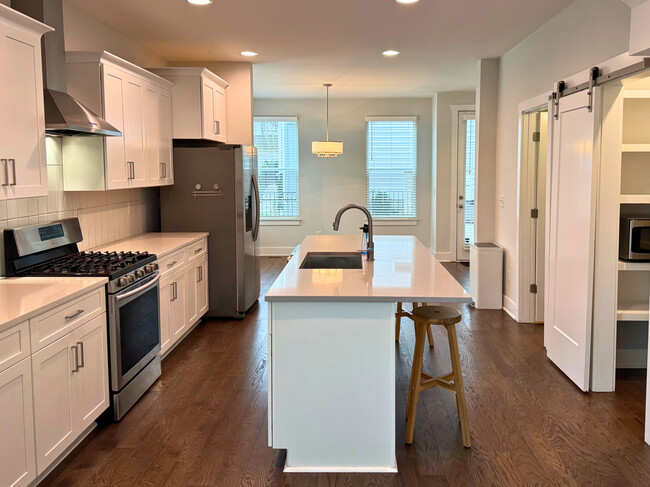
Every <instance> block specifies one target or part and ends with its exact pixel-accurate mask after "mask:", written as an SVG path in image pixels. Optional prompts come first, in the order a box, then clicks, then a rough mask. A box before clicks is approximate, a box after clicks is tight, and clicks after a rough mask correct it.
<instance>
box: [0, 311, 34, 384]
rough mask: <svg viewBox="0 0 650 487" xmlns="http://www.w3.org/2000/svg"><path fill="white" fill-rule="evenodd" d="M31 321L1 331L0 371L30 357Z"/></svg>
mask: <svg viewBox="0 0 650 487" xmlns="http://www.w3.org/2000/svg"><path fill="white" fill-rule="evenodd" d="M30 353H31V352H30V346H29V322H28V321H24V322H23V323H20V324H18V325H15V326H12V327H11V328H9V329H8V330H5V331H3V332H0V372H2V371H3V370H6V369H8V368H9V367H11V366H12V365H14V364H17V363H18V362H20V361H21V360H22V359H24V358H27V357H29V354H30Z"/></svg>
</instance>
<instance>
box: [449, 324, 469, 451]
mask: <svg viewBox="0 0 650 487" xmlns="http://www.w3.org/2000/svg"><path fill="white" fill-rule="evenodd" d="M445 328H447V336H448V337H449V354H450V355H451V366H452V369H453V371H454V386H455V387H456V407H457V408H458V419H460V430H461V432H462V435H463V445H464V446H465V448H469V447H470V446H471V442H470V437H469V421H468V419H467V405H466V403H465V388H464V386H463V373H462V371H461V368H460V354H459V353H458V339H457V337H456V325H455V324H452V325H445Z"/></svg>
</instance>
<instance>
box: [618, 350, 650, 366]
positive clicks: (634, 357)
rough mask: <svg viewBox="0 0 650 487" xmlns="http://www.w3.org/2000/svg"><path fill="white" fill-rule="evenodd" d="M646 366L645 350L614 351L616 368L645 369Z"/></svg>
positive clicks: (646, 352) (646, 354) (646, 353)
mask: <svg viewBox="0 0 650 487" xmlns="http://www.w3.org/2000/svg"><path fill="white" fill-rule="evenodd" d="M647 366H648V351H647V350H646V349H645V348H630V349H625V348H623V349H619V350H616V368H618V369H645V368H646V367H647Z"/></svg>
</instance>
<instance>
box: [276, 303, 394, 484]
mask: <svg viewBox="0 0 650 487" xmlns="http://www.w3.org/2000/svg"><path fill="white" fill-rule="evenodd" d="M270 313H271V316H272V319H271V322H272V324H271V337H270V342H271V375H272V379H271V384H272V387H271V388H270V394H271V403H272V404H271V408H270V409H269V411H270V412H269V421H270V424H269V426H270V428H269V430H270V431H271V432H272V433H271V434H272V441H271V443H272V446H273V448H286V449H287V460H286V467H285V471H287V472H300V471H305V472H396V471H397V465H396V461H395V342H394V333H395V328H394V326H395V325H394V322H393V316H394V313H395V305H394V304H393V303H386V302H379V303H367V302H366V303H349V302H346V303H332V302H311V303H308V302H274V303H271V305H270Z"/></svg>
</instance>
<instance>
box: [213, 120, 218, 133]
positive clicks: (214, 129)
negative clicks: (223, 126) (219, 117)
mask: <svg viewBox="0 0 650 487" xmlns="http://www.w3.org/2000/svg"><path fill="white" fill-rule="evenodd" d="M213 124H214V127H212V131H213V132H214V133H215V134H217V133H219V132H217V121H216V120H215V121H214V122H213Z"/></svg>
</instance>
